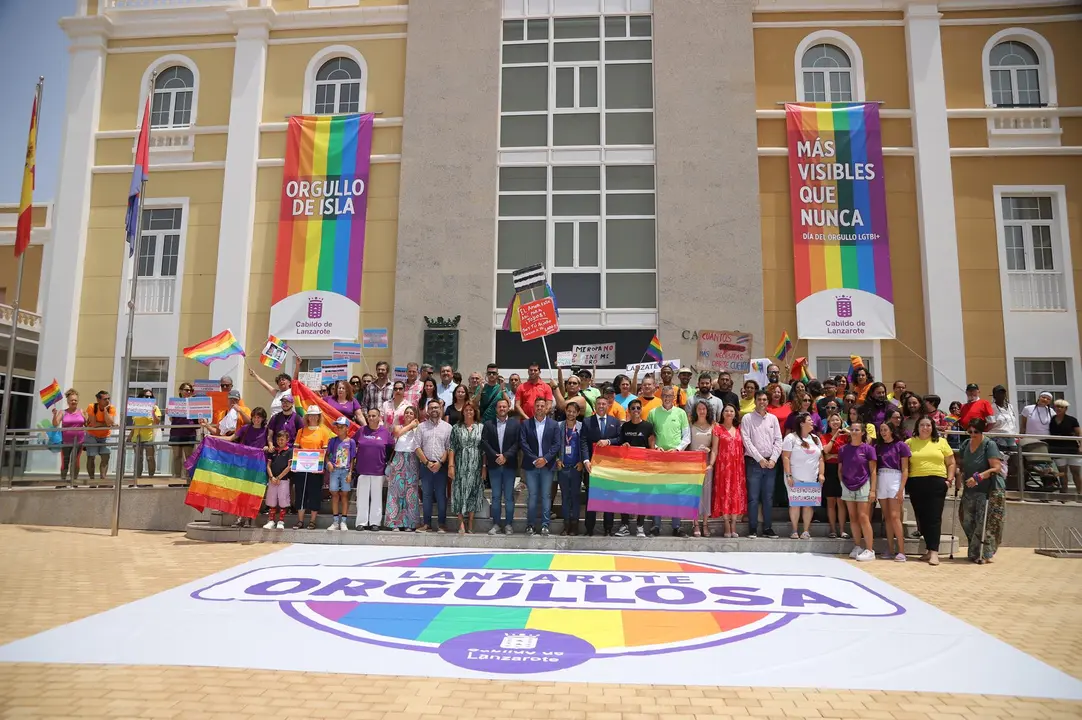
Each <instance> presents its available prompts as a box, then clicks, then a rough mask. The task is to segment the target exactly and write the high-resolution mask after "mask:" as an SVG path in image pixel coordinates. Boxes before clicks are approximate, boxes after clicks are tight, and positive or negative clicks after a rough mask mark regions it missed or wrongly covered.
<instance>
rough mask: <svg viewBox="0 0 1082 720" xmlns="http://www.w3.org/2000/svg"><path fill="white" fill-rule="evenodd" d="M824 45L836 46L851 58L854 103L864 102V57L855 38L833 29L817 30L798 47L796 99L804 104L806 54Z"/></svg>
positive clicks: (795, 65) (795, 62)
mask: <svg viewBox="0 0 1082 720" xmlns="http://www.w3.org/2000/svg"><path fill="white" fill-rule="evenodd" d="M823 44H826V45H834V46H836V47H838V49H840V50H841V51H842V52H844V53H845V54H846V55H848V56H849V62H850V63H851V64H852V67H851V68H850V71H851V73H852V78H853V84H852V90H853V102H864V55H863V53H861V51H860V46H859V45H857V43H856V42H855V41H854V40H853V38H851V37H849V36H848V35H846V34H845V33H843V32H839V31H837V30H833V29H831V30H816V31H815V32H813V33H810V34H808V35H807V36H805V37H804V39H803V40H801V41H800V44H799V45H797V46H796V53H795V54H794V56H793V65H794V68H795V79H796V80H795V82H796V97H797V98H799V100H800V102H804V68H803V67H801V61H802V60H803V58H804V53H806V52H807V51H808V48H810V47H812V46H814V45H823Z"/></svg>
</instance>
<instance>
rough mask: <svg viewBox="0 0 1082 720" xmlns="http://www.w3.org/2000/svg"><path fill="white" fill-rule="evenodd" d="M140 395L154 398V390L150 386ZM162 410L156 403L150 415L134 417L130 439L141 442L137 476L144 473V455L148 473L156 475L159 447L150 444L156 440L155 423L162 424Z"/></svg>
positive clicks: (136, 452) (136, 450)
mask: <svg viewBox="0 0 1082 720" xmlns="http://www.w3.org/2000/svg"><path fill="white" fill-rule="evenodd" d="M138 397H140V398H142V399H145V400H153V399H154V391H153V390H151V389H150V388H146V389H145V390H143V391H142V392H141V393H139V395H138ZM161 422H162V411H161V410H160V409H159V408H158V406H157V405H155V406H154V407H153V408H152V410H151V413H150V416H149V417H136V418H132V430H131V432H130V433H129V434H128V441H129V442H132V443H141V444H138V445H135V477H139V476H141V475H142V474H143V457H146V467H147V475H149V476H150V477H154V473H155V471H157V469H158V467H157V465H158V464H157V458H156V455H157V452H156V451H157V449H158V448H157V447H155V446H154V445H150V444H149V443H153V442H154V428H153V427H152V426H154V425H161Z"/></svg>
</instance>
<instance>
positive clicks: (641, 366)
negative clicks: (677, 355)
mask: <svg viewBox="0 0 1082 720" xmlns="http://www.w3.org/2000/svg"><path fill="white" fill-rule="evenodd" d="M663 367H671V368H672V369H673V372H676V371H677V370H679V369H680V360H666V361H665V362H661V363H656V362H648V363H633V364H631V365H628V366H627V371H628V372H635V371H636V370H638V371H639V374H640V375H642V374H643V373H649V372H658V371H659V370H661V368H663Z"/></svg>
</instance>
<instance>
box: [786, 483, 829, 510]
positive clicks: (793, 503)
mask: <svg viewBox="0 0 1082 720" xmlns="http://www.w3.org/2000/svg"><path fill="white" fill-rule="evenodd" d="M785 487H786V489H787V490H788V492H789V507H819V505H820V504H821V503H822V501H823V486H822V485H820V484H819V483H814V482H813V483H802V482H795V483H793V485H792V487H790V486H788V485H786V486H785Z"/></svg>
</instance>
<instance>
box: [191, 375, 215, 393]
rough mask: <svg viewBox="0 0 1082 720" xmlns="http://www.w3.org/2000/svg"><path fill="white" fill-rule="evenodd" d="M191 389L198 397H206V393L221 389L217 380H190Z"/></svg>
mask: <svg viewBox="0 0 1082 720" xmlns="http://www.w3.org/2000/svg"><path fill="white" fill-rule="evenodd" d="M192 389H193V390H194V391H195V394H196V395H198V396H200V397H206V395H207V393H210V392H216V391H218V390H220V389H221V383H220V382H219V381H217V380H210V379H206V380H192Z"/></svg>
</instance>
